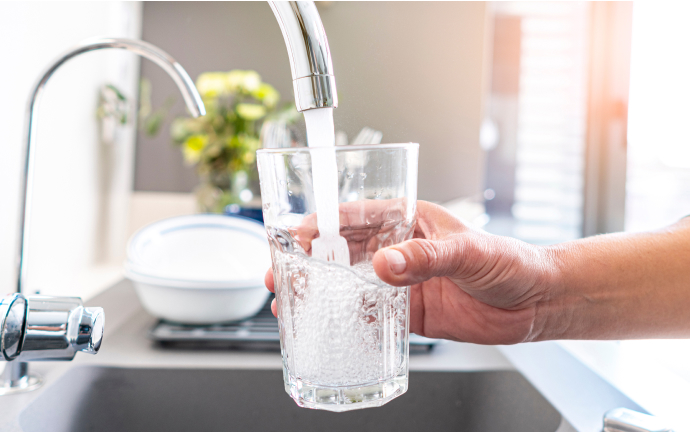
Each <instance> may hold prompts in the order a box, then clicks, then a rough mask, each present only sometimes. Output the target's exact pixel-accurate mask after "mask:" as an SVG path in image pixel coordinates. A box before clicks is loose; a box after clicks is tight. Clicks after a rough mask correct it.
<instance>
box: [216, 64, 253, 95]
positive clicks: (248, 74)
mask: <svg viewBox="0 0 690 432" xmlns="http://www.w3.org/2000/svg"><path fill="white" fill-rule="evenodd" d="M225 80H226V89H227V91H229V92H231V93H232V92H236V91H238V90H245V91H247V92H250V93H251V92H254V91H256V90H257V89H258V88H259V86H260V85H261V76H260V75H259V74H258V73H256V72H255V71H253V70H248V71H245V70H240V69H233V70H231V71H230V72H228V73H227V74H225Z"/></svg>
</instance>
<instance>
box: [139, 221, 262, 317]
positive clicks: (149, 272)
mask: <svg viewBox="0 0 690 432" xmlns="http://www.w3.org/2000/svg"><path fill="white" fill-rule="evenodd" d="M270 265H271V257H270V251H269V247H268V241H267V239H266V231H265V230H264V227H263V225H261V224H260V223H258V222H255V221H253V220H250V219H245V218H242V217H237V216H221V215H193V216H182V217H176V218H171V219H165V220H162V221H159V222H155V223H153V224H151V225H148V226H146V227H144V228H142V229H141V230H139V231H138V232H137V233H135V234H134V235H133V236H132V238H131V239H130V242H129V245H128V247H127V261H126V263H125V276H126V277H127V278H128V279H130V280H131V281H132V282H133V283H134V287H135V288H136V291H137V294H138V295H139V298H140V300H141V303H142V305H143V306H144V308H145V309H146V310H147V311H148V312H149V313H151V314H152V315H154V316H156V317H158V318H162V319H165V320H168V321H174V322H179V323H186V324H213V323H217V322H224V321H236V320H241V319H244V318H248V317H250V316H252V315H254V314H256V313H257V312H258V311H259V310H261V308H262V306H263V305H264V303H265V302H266V299H267V298H268V296H269V292H268V291H267V290H266V288H265V287H264V286H263V278H264V274H265V272H266V270H267V269H268V268H269V266H270Z"/></svg>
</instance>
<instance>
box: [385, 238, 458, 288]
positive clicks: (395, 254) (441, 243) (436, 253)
mask: <svg viewBox="0 0 690 432" xmlns="http://www.w3.org/2000/svg"><path fill="white" fill-rule="evenodd" d="M462 254H463V247H462V244H461V242H460V241H457V239H452V240H451V239H444V240H425V239H413V240H408V241H406V242H404V243H400V244H396V245H395V246H391V247H387V248H384V249H381V250H379V251H377V252H376V254H375V255H374V259H373V265H374V270H375V271H376V274H377V275H378V277H380V278H381V280H382V281H384V282H386V283H388V284H391V285H394V286H405V285H414V284H416V283H420V282H424V281H426V280H428V279H431V278H432V277H436V276H452V275H453V274H455V273H456V272H457V271H458V268H459V267H460V265H461V263H462Z"/></svg>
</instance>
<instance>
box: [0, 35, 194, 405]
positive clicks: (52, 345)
mask: <svg viewBox="0 0 690 432" xmlns="http://www.w3.org/2000/svg"><path fill="white" fill-rule="evenodd" d="M106 48H117V49H123V50H127V51H131V52H133V53H136V54H139V55H140V56H142V57H145V58H147V59H149V60H151V61H153V62H154V63H156V64H157V65H159V66H161V67H162V68H163V69H164V70H165V71H166V72H167V73H168V75H170V76H171V77H172V79H173V81H175V84H177V86H178V88H179V89H180V91H181V92H182V96H183V97H184V101H185V103H186V104H187V108H188V109H189V111H190V113H191V114H192V115H193V116H195V117H198V116H202V115H204V114H206V110H205V108H204V104H203V102H202V101H201V96H199V93H198V92H197V90H196V87H195V86H194V83H193V82H192V80H191V79H190V78H189V75H187V72H186V71H185V70H184V69H183V68H182V66H180V64H179V63H177V62H176V61H175V59H173V58H172V57H171V56H170V55H168V54H167V53H165V52H164V51H162V50H161V49H159V48H157V47H155V46H153V45H151V44H149V43H146V42H142V41H137V40H129V39H93V40H88V41H85V42H82V43H81V44H79V45H78V46H76V47H75V48H73V49H70V50H69V51H67V52H65V53H63V54H62V55H61V56H60V57H58V58H57V59H56V60H55V61H54V62H53V63H51V65H50V66H49V67H48V69H47V70H46V71H45V72H44V73H43V74H41V76H40V78H39V80H38V82H37V83H36V85H35V86H34V89H33V91H32V92H31V95H30V97H29V104H28V107H27V112H26V130H25V139H24V155H25V159H24V164H23V172H22V182H21V193H20V195H21V196H22V202H21V206H20V215H19V244H18V247H17V254H16V263H17V286H16V290H17V293H16V294H13V295H11V296H9V297H6V298H5V299H2V300H1V301H0V354H1V355H0V361H7V362H10V363H7V364H6V365H5V369H4V371H3V373H2V375H0V395H3V394H10V393H17V392H22V391H29V390H33V389H35V388H37V387H39V386H40V385H41V380H40V378H39V377H37V376H34V375H29V368H28V364H27V363H26V362H28V361H38V360H72V359H73V358H74V356H75V354H76V353H77V352H79V351H81V352H86V353H90V354H96V353H97V352H98V350H99V348H100V346H101V340H102V338H103V325H104V322H105V317H104V313H103V309H101V308H85V307H83V305H82V301H81V299H79V298H76V297H47V296H25V295H24V291H25V290H26V272H27V266H26V258H27V252H28V244H29V242H28V240H29V236H28V234H29V222H30V221H31V196H32V186H33V184H32V182H33V175H34V154H35V143H34V141H35V136H36V133H35V132H36V108H37V107H38V104H39V102H40V98H41V95H42V94H43V90H44V88H45V85H46V83H47V82H48V80H49V79H50V77H51V76H52V75H53V73H54V72H55V71H56V70H57V69H58V68H59V67H60V66H62V65H63V64H64V63H65V62H66V61H68V60H69V59H71V58H73V57H76V56H78V55H80V54H83V53H86V52H89V51H95V50H100V49H106Z"/></svg>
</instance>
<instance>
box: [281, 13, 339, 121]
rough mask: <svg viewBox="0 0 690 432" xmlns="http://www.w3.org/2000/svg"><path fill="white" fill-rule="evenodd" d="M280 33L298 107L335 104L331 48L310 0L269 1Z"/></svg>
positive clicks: (336, 104) (298, 109) (333, 106)
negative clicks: (285, 50) (286, 54)
mask: <svg viewBox="0 0 690 432" xmlns="http://www.w3.org/2000/svg"><path fill="white" fill-rule="evenodd" d="M268 4H269V5H270V6H271V9H272V10H273V13H274V14H275V16H276V19H277V20H278V25H279V26H280V31H281V32H282V33H283V38H284V39H285V45H286V46H287V50H288V56H289V57H290V69H291V70H292V85H293V88H294V90H295V105H296V106H297V111H300V112H302V111H306V110H309V109H315V108H337V107H338V94H337V92H336V88H335V76H334V75H333V62H332V60H331V50H330V48H329V47H328V39H327V38H326V31H325V30H324V28H323V24H322V23H321V17H320V16H319V11H318V10H316V5H315V4H314V2H313V1H290V2H281V1H269V2H268Z"/></svg>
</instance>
